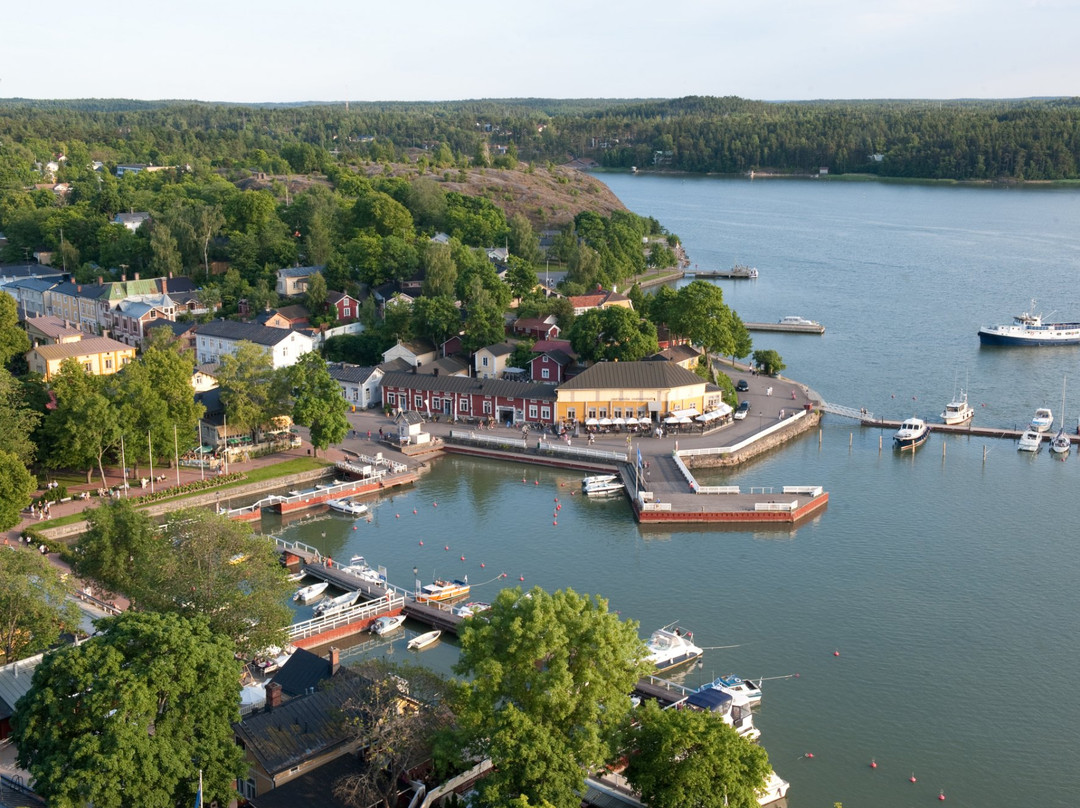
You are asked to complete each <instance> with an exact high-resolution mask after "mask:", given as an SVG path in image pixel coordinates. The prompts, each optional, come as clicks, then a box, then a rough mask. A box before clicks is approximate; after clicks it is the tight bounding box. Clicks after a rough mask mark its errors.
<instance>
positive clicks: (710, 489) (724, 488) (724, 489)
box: [697, 485, 740, 494]
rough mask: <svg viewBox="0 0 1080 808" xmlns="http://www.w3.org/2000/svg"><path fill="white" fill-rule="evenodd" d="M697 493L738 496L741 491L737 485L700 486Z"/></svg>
mask: <svg viewBox="0 0 1080 808" xmlns="http://www.w3.org/2000/svg"><path fill="white" fill-rule="evenodd" d="M697 492H698V493H699V494H738V493H740V489H739V486H737V485H699V486H698V488H697Z"/></svg>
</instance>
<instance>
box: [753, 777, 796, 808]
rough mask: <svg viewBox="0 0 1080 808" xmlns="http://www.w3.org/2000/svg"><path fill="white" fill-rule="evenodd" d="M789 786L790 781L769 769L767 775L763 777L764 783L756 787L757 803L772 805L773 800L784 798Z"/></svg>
mask: <svg viewBox="0 0 1080 808" xmlns="http://www.w3.org/2000/svg"><path fill="white" fill-rule="evenodd" d="M789 788H791V783H789V782H788V781H787V780H785V779H784V778H782V777H781V776H780V775H778V774H777V773H776V772H774V771H773V770H772V769H769V776H768V777H766V778H765V785H764V786H762V787H761V788H760V789H758V793H757V801H758V805H772V804H773V803H774V802H778V801H780V800H782V799H784V797H786V796H787V793H788V789H789Z"/></svg>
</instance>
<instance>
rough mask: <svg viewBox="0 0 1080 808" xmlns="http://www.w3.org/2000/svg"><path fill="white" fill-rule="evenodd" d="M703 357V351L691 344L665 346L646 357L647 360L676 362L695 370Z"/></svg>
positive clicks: (680, 365)
mask: <svg viewBox="0 0 1080 808" xmlns="http://www.w3.org/2000/svg"><path fill="white" fill-rule="evenodd" d="M700 358H701V351H699V350H698V349H697V348H695V347H693V346H692V345H689V344H681V345H673V346H671V347H670V348H665V349H664V350H662V351H659V352H658V353H654V354H653V355H652V356H648V357H646V358H645V361H646V362H655V361H661V362H674V363H675V364H676V365H678V366H679V367H682V368H686V369H687V370H693V369H694V368H696V367H697V365H698V360H699V359H700Z"/></svg>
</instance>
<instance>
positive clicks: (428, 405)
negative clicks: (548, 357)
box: [381, 372, 556, 424]
mask: <svg viewBox="0 0 1080 808" xmlns="http://www.w3.org/2000/svg"><path fill="white" fill-rule="evenodd" d="M381 387H382V397H383V404H384V405H385V406H387V407H391V408H393V409H395V410H401V411H403V412H408V411H413V412H418V413H420V414H421V415H423V416H424V417H425V418H433V417H435V416H436V415H438V416H439V417H442V418H451V417H456V418H458V419H459V420H466V421H475V420H480V419H494V420H496V421H497V422H499V423H502V424H506V423H507V422H510V423H514V424H519V423H523V422H528V423H530V424H550V423H552V422H553V420H554V418H555V398H556V396H555V385H554V384H533V383H532V382H517V381H506V380H504V379H473V378H469V377H466V376H426V375H424V374H421V373H396V372H395V373H387V374H386V375H385V376H383V379H382V385H381Z"/></svg>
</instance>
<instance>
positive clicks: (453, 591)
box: [416, 575, 471, 603]
mask: <svg viewBox="0 0 1080 808" xmlns="http://www.w3.org/2000/svg"><path fill="white" fill-rule="evenodd" d="M470 589H471V587H470V586H469V576H468V575H466V576H465V578H464V580H461V581H459V580H453V581H446V580H443V579H441V578H436V579H435V580H434V581H432V582H431V583H430V584H426V585H425V586H422V587H421V588H420V591H419V592H417V593H416V600H417V602H418V603H437V602H440V601H446V600H457V599H458V598H463V597H465V596H466V595H468V594H469V590H470Z"/></svg>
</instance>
